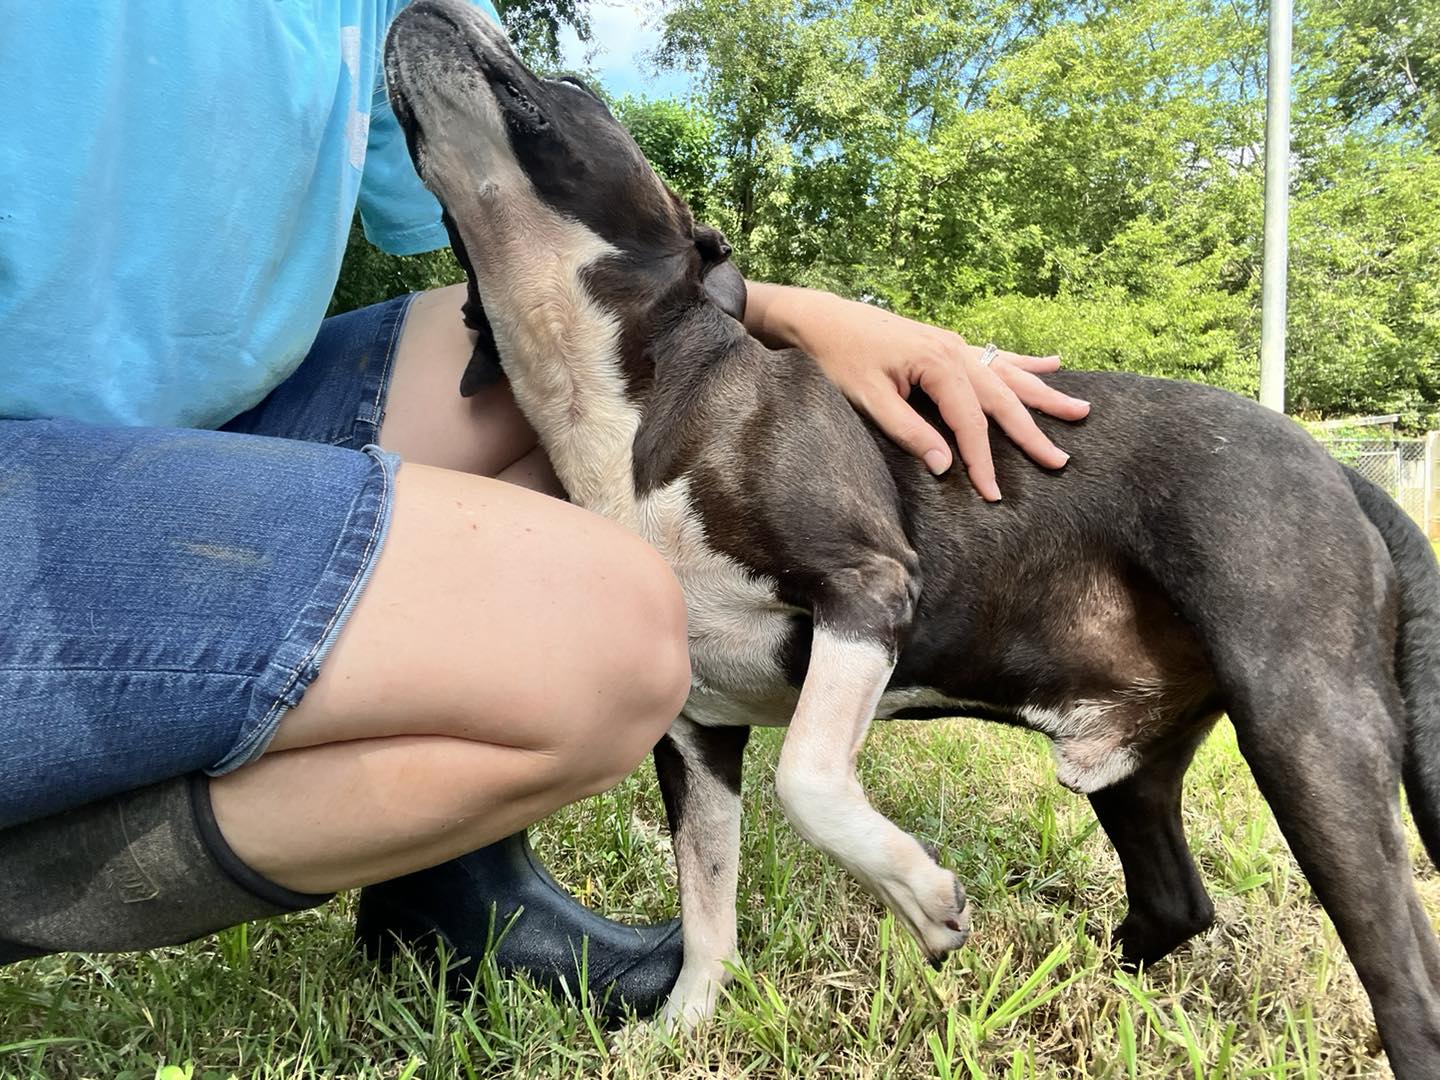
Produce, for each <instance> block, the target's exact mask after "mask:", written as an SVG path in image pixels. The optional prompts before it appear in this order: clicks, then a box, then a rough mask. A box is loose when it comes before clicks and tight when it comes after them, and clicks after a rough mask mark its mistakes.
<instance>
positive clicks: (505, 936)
mask: <svg viewBox="0 0 1440 1080" xmlns="http://www.w3.org/2000/svg"><path fill="white" fill-rule="evenodd" d="M517 912H519V914H518V915H517V914H516V913H517ZM512 919H513V921H512ZM492 928H493V929H492ZM355 936H356V939H357V940H358V941H359V942H360V944H361V946H362V947H363V948H364V949H365V951H366V953H367V954H369V955H370V956H372V957H375V958H377V959H381V960H386V959H389V958H390V957H391V956H393V955H394V952H395V949H396V945H397V942H403V943H404V944H405V945H407V946H409V947H410V948H412V949H414V950H416V951H417V952H419V953H421V954H422V955H433V954H434V951H435V948H436V945H437V943H439V942H443V943H444V946H445V949H446V951H447V952H448V953H449V954H450V956H451V957H452V968H451V973H452V976H453V977H454V978H455V980H456V982H457V983H459V984H462V985H463V984H465V983H469V982H474V981H477V980H478V973H479V970H480V965H481V963H482V962H483V961H484V959H485V957H486V955H487V946H489V944H490V943H491V942H492V941H495V940H496V939H498V941H499V944H498V945H497V946H496V947H495V948H494V949H493V950H490V951H492V952H493V953H494V956H495V962H496V965H497V967H498V968H499V969H500V970H501V971H502V972H514V971H523V972H524V973H525V974H526V975H528V976H529V977H530V978H531V979H533V980H534V981H536V982H537V983H539V984H540V985H542V986H545V987H547V988H548V989H550V990H551V992H552V993H557V994H559V993H563V992H564V990H565V989H566V988H568V989H569V990H570V991H571V992H574V991H576V990H578V989H579V988H580V986H581V978H580V976H581V957H582V956H583V957H584V958H585V964H584V968H585V975H586V981H587V983H588V988H589V990H590V992H591V993H592V994H593V996H594V1000H595V1002H596V1006H597V1008H598V1009H599V1010H600V1011H601V1012H603V1013H604V1015H606V1016H608V1017H610V1018H612V1019H614V1018H618V1017H620V1016H622V1015H624V1012H625V1007H626V1006H627V1005H628V1006H629V1007H630V1008H631V1009H633V1010H634V1011H635V1012H636V1013H637V1014H639V1015H640V1016H650V1015H651V1014H653V1013H654V1012H656V1011H657V1010H658V1009H659V1008H660V1006H661V1005H663V1004H664V1002H665V998H666V996H667V995H668V994H669V993H670V988H671V987H672V986H674V985H675V980H676V979H677V978H678V977H679V975H680V962H681V960H682V959H683V953H682V948H681V941H680V921H679V920H678V919H672V920H671V921H670V922H668V923H663V924H660V925H656V926H626V925H625V924H623V923H617V922H612V921H611V920H609V919H606V918H603V917H602V916H600V915H597V914H595V913H594V912H593V911H591V910H590V909H589V908H587V907H585V906H584V905H583V904H581V903H580V902H579V901H577V900H576V899H575V898H574V897H572V896H571V895H570V894H569V893H568V892H566V891H565V890H564V889H563V888H562V887H561V886H560V883H559V882H557V881H556V880H555V879H554V878H553V877H551V876H550V874H549V872H548V871H547V870H546V869H545V867H544V866H543V865H541V863H540V860H539V858H538V857H537V856H536V855H535V852H534V850H533V849H532V848H531V847H530V840H529V837H528V836H527V835H526V834H525V833H523V832H519V833H516V834H515V835H514V836H509V837H506V838H505V839H504V840H501V841H499V842H497V843H494V844H491V845H490V846H489V847H485V848H481V849H480V850H479V851H474V852H471V853H470V854H469V855H464V856H461V857H460V858H458V859H452V860H451V861H450V862H447V863H442V864H441V865H439V866H436V867H434V868H432V869H430V870H422V871H420V872H419V873H418V874H409V875H407V876H405V877H402V878H396V879H395V880H394V881H387V882H385V883H383V884H380V885H372V886H370V887H369V888H367V889H365V890H364V891H362V892H361V894H360V908H359V912H358V914H357V915H356V919H355Z"/></svg>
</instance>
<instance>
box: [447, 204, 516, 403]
mask: <svg viewBox="0 0 1440 1080" xmlns="http://www.w3.org/2000/svg"><path fill="white" fill-rule="evenodd" d="M440 220H441V221H443V222H444V223H445V232H446V234H447V235H448V236H449V237H450V250H452V251H453V252H455V261H456V262H458V263H459V264H460V267H461V269H463V270H464V271H465V281H466V296H465V303H464V305H463V306H462V307H461V308H460V314H461V316H462V317H463V318H464V320H465V325H466V326H467V327H468V328H469V329H471V330H473V331H475V350H474V351H473V352H472V353H471V354H470V362H469V363H468V364H466V365H465V374H463V375H461V376H460V394H461V396H462V397H470V396H471V395H472V394H474V393H475V392H476V391H477V390H479V389H480V388H481V387H484V386H489V385H490V384H492V383H497V382H499V381H500V380H501V379H503V378H504V377H505V372H504V370H503V369H502V368H501V367H500V350H499V349H497V348H496V347H495V331H493V330H491V329H490V319H489V317H488V316H487V315H486V314H485V305H484V304H483V303H482V302H481V300H480V287H479V285H477V284H476V283H475V268H474V267H473V266H472V265H471V264H470V254H469V253H468V252H467V251H466V250H465V243H464V241H462V240H461V239H460V230H459V229H457V228H456V227H455V219H454V218H452V217H451V216H450V212H449V211H448V210H446V211H443V212H442V213H441V215H440Z"/></svg>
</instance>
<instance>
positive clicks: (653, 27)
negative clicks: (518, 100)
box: [560, 0, 690, 98]
mask: <svg viewBox="0 0 1440 1080" xmlns="http://www.w3.org/2000/svg"><path fill="white" fill-rule="evenodd" d="M648 6H649V7H650V12H651V13H647V12H646V10H645V9H644V7H642V6H641V4H640V3H636V2H633V0H632V2H626V0H594V2H593V3H592V4H591V5H590V44H589V46H588V48H587V47H586V46H584V45H582V44H581V42H580V41H579V39H577V38H576V37H575V33H574V31H573V30H570V29H569V28H568V27H567V28H566V29H565V32H564V33H562V34H561V35H560V47H561V49H562V50H563V53H564V58H565V63H566V64H567V65H568V66H569V67H572V68H575V69H576V70H582V71H583V70H590V71H593V72H595V73H596V74H597V75H599V77H600V82H601V83H602V84H603V85H604V87H605V89H606V90H608V91H610V92H611V93H612V94H617V95H618V94H636V95H643V96H645V97H651V98H665V97H683V96H684V95H685V94H686V93H687V92H688V91H689V89H690V77H689V76H688V75H686V74H684V73H676V72H665V73H663V74H659V75H657V74H656V73H655V70H654V68H653V66H652V65H650V64H649V63H647V62H646V61H645V60H644V54H645V53H647V52H649V51H650V50H651V49H653V48H654V47H655V44H656V42H658V41H659V39H660V32H659V29H658V27H657V18H656V16H655V15H654V14H653V12H654V11H655V5H648Z"/></svg>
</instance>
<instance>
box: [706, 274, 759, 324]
mask: <svg viewBox="0 0 1440 1080" xmlns="http://www.w3.org/2000/svg"><path fill="white" fill-rule="evenodd" d="M700 280H701V283H702V284H703V285H704V286H705V295H706V296H708V297H710V299H711V300H713V301H714V302H715V305H716V306H717V307H718V308H719V309H720V310H721V311H723V312H725V314H726V315H729V316H730V317H731V318H732V319H735V320H736V321H737V322H744V321H745V300H746V295H747V294H746V291H745V275H744V274H742V273H740V268H739V267H738V266H736V265H735V264H734V263H733V262H730V261H729V260H728V259H727V260H726V261H725V262H722V263H716V264H715V265H714V266H709V267H706V269H705V270H704V271H703V272H702V275H701V278H700Z"/></svg>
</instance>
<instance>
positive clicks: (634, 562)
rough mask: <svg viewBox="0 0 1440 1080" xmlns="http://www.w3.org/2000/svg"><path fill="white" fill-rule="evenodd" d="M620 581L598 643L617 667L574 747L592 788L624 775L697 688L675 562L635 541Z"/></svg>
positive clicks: (579, 720)
mask: <svg viewBox="0 0 1440 1080" xmlns="http://www.w3.org/2000/svg"><path fill="white" fill-rule="evenodd" d="M636 547H637V550H636V552H635V553H634V557H632V558H627V559H626V560H625V561H624V563H623V564H621V565H623V570H621V571H618V576H619V577H620V578H621V580H619V581H618V582H615V583H614V584H616V585H617V588H616V589H615V590H614V592H613V596H614V600H613V610H612V611H611V613H610V614H611V618H610V619H608V620H607V621H606V630H605V633H604V635H603V640H602V641H597V642H596V648H597V649H599V650H601V651H602V652H603V654H604V657H605V664H606V666H607V667H608V668H609V670H610V672H611V673H612V678H610V679H607V680H606V687H605V689H604V692H602V693H597V694H596V695H595V696H594V697H593V699H592V700H593V701H594V707H593V708H591V709H590V710H587V711H585V712H584V713H582V714H581V715H579V716H577V717H576V718H575V723H574V725H573V728H572V738H571V739H570V740H569V745H568V747H567V748H566V749H567V755H566V756H567V757H568V759H569V760H568V764H569V766H570V767H571V768H573V769H574V770H575V777H574V779H575V780H576V781H578V783H579V785H580V787H581V788H582V789H583V790H584V792H585V793H586V794H594V793H596V792H600V791H606V790H608V789H610V788H612V787H614V786H615V785H616V784H617V783H619V782H620V781H621V780H623V779H624V778H625V777H626V776H628V775H629V774H630V773H631V772H633V771H634V769H635V767H636V766H637V765H638V764H639V763H640V762H641V761H642V760H644V758H645V755H646V754H648V753H649V752H650V750H651V749H652V748H653V747H654V745H655V744H656V743H657V742H659V741H660V738H661V736H663V735H664V734H665V732H666V730H668V728H669V727H670V724H671V723H672V722H673V721H674V719H675V717H676V716H678V715H679V713H680V709H681V708H682V707H683V706H684V704H685V699H686V697H687V696H688V695H689V693H690V657H689V642H688V639H687V633H686V618H685V600H684V596H683V595H682V593H681V591H680V586H679V583H678V582H677V581H676V580H675V576H674V574H673V573H671V571H670V568H669V567H668V566H666V565H665V563H664V561H663V560H662V559H661V558H660V556H659V555H658V554H656V553H655V552H654V551H653V550H652V549H650V548H649V547H648V546H640V545H638V544H637V545H636Z"/></svg>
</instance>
